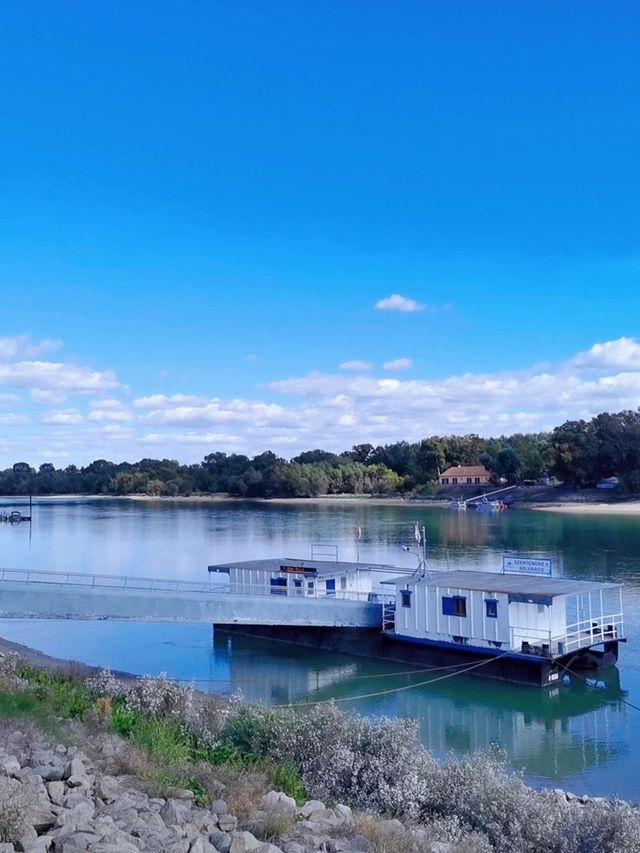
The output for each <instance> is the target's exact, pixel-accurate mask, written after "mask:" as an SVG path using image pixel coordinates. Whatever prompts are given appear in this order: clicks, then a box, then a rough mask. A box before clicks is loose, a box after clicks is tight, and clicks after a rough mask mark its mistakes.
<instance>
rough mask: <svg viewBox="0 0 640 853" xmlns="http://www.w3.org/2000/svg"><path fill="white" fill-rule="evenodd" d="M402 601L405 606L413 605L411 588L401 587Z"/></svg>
mask: <svg viewBox="0 0 640 853" xmlns="http://www.w3.org/2000/svg"><path fill="white" fill-rule="evenodd" d="M400 601H401V603H402V606H403V607H411V590H410V589H401V590H400Z"/></svg>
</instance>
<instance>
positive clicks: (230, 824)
mask: <svg viewBox="0 0 640 853" xmlns="http://www.w3.org/2000/svg"><path fill="white" fill-rule="evenodd" d="M237 825H238V818H237V817H234V816H233V815H232V814H219V815H218V826H219V827H220V829H221V830H222V831H223V832H233V830H234V829H235V828H236V827H237Z"/></svg>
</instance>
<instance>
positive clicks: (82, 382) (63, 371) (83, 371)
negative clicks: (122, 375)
mask: <svg viewBox="0 0 640 853" xmlns="http://www.w3.org/2000/svg"><path fill="white" fill-rule="evenodd" d="M0 384H3V385H7V386H9V387H13V388H33V389H37V390H38V391H40V392H43V391H56V392H60V393H63V392H66V393H70V394H78V393H85V392H87V391H108V390H111V389H112V388H117V387H118V386H119V382H118V381H117V379H116V377H115V374H114V373H113V372H112V371H111V370H106V371H102V372H101V371H99V370H91V368H89V367H79V366H77V365H74V364H64V363H62V362H52V361H18V362H14V363H13V364H0Z"/></svg>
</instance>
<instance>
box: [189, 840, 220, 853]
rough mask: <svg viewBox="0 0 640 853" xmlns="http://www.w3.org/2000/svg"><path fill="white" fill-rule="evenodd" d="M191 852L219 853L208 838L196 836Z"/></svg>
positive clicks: (190, 848)
mask: <svg viewBox="0 0 640 853" xmlns="http://www.w3.org/2000/svg"><path fill="white" fill-rule="evenodd" d="M189 853H217V851H216V848H215V847H214V846H213V844H209V842H208V841H207V839H206V838H202V836H200V838H196V839H195V840H194V841H192V842H191V846H190V847H189Z"/></svg>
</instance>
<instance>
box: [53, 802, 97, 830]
mask: <svg viewBox="0 0 640 853" xmlns="http://www.w3.org/2000/svg"><path fill="white" fill-rule="evenodd" d="M94 814H95V806H94V804H93V803H92V802H91V801H90V800H84V801H83V802H81V803H78V805H76V806H74V807H73V808H72V809H64V810H63V811H61V812H60V814H59V815H58V816H57V817H56V825H57V826H65V825H67V824H68V825H70V826H75V827H78V828H80V825H81V824H84V823H87V822H88V821H90V820H91V819H92V818H93V816H94Z"/></svg>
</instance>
